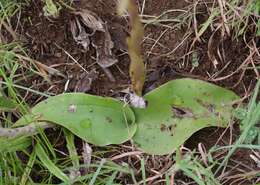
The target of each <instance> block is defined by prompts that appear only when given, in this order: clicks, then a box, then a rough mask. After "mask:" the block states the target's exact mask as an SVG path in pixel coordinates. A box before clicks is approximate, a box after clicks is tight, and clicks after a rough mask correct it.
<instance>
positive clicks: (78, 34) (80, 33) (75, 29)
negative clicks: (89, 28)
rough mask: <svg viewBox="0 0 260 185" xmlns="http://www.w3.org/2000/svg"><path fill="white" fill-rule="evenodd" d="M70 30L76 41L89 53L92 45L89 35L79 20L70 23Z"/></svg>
mask: <svg viewBox="0 0 260 185" xmlns="http://www.w3.org/2000/svg"><path fill="white" fill-rule="evenodd" d="M70 29H71V33H72V36H73V38H74V40H75V41H76V42H77V43H78V44H79V45H82V47H83V48H84V49H85V50H86V51H88V50H89V44H90V40H89V34H88V33H86V30H85V29H84V28H83V27H82V26H81V24H80V21H79V19H75V20H73V21H71V22H70Z"/></svg>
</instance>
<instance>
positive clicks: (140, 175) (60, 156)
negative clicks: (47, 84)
mask: <svg viewBox="0 0 260 185" xmlns="http://www.w3.org/2000/svg"><path fill="white" fill-rule="evenodd" d="M21 2H22V3H21ZM225 2H226V7H225V8H224V12H222V13H223V14H222V13H221V9H220V8H219V5H218V4H215V6H214V8H213V9H210V14H209V16H208V19H207V20H206V21H205V22H203V23H202V24H201V25H197V27H195V28H191V25H192V21H193V20H194V18H196V17H194V16H195V13H196V14H199V13H201V12H197V11H193V10H194V7H196V6H198V4H196V5H195V4H193V5H190V6H189V7H187V9H186V10H183V11H180V12H182V13H180V14H179V16H178V17H175V18H171V17H170V18H168V17H167V16H166V15H167V14H168V13H170V12H171V11H177V10H169V11H167V12H164V13H163V14H162V15H159V16H153V15H144V14H143V15H142V19H143V22H144V23H145V24H147V25H150V24H153V25H155V26H162V27H164V28H166V29H180V28H181V27H182V26H183V25H184V26H186V27H189V28H191V29H193V33H194V34H195V37H197V38H200V37H201V36H202V35H203V34H204V33H205V32H206V30H208V29H209V28H210V26H212V25H214V24H215V23H219V20H220V19H221V17H222V18H223V15H224V17H226V23H225V25H226V26H227V27H228V28H229V29H230V30H232V36H233V37H234V38H236V39H238V38H239V37H243V36H245V35H246V33H247V32H248V31H249V28H251V27H252V25H255V26H256V28H257V29H256V30H255V34H256V35H257V34H258V35H259V34H260V22H259V20H258V21H257V19H256V18H255V15H257V16H259V9H260V3H259V1H257V0H252V1H251V3H245V1H239V0H231V1H225ZM26 3H29V1H13V0H0V22H1V21H4V23H5V24H6V27H5V26H2V27H1V29H4V30H6V29H8V28H12V19H11V18H12V17H14V15H16V14H17V13H18V12H19V11H21V10H22V8H23V6H24V5H26ZM61 3H63V1H62V2H61ZM199 3H202V1H200V2H199ZM243 3H244V4H243ZM63 5H64V6H65V5H68V6H70V3H65V4H63ZM144 5H145V3H144ZM144 8H145V7H144ZM195 10H196V9H195ZM169 23H170V24H169ZM222 27H223V29H224V30H225V32H226V33H227V29H226V28H225V26H224V25H222ZM1 31H2V30H0V32H1ZM10 35H11V36H12V38H14V37H15V36H14V34H13V33H10ZM188 35H189V34H188ZM189 36H191V35H189ZM21 56H24V57H28V56H27V54H26V51H25V49H24V48H23V47H22V44H21V43H19V42H18V41H16V40H14V41H10V42H9V43H3V42H1V43H0V86H1V88H0V98H4V99H5V100H8V101H2V102H4V103H2V102H0V122H1V127H6V128H10V127H12V125H13V122H14V119H16V118H19V117H21V116H22V115H24V114H25V113H27V112H28V111H29V107H31V106H32V105H28V104H27V99H26V96H25V95H26V93H30V94H34V95H35V96H38V97H41V96H43V97H48V96H50V95H52V94H50V93H48V92H39V91H38V90H35V89H34V88H33V87H31V86H24V85H22V82H23V81H24V80H25V78H26V79H30V78H31V77H33V76H36V75H37V76H40V77H41V78H43V76H42V74H41V73H40V72H39V71H38V70H37V66H35V64H34V63H33V61H32V60H30V61H28V60H27V62H22V60H21ZM198 67H199V66H198ZM259 86H260V82H258V84H257V85H256V87H255V91H254V94H253V96H252V98H251V100H250V102H249V103H248V105H247V108H245V116H244V117H243V118H242V120H241V121H240V123H241V128H242V132H241V135H240V136H239V137H238V139H237V140H236V142H235V143H234V144H232V145H227V146H221V147H220V146H215V147H213V148H212V149H210V151H209V152H208V153H206V154H205V155H206V159H207V161H208V164H207V165H206V164H204V162H203V159H202V156H201V155H200V154H199V153H198V151H196V150H195V151H189V152H184V155H183V154H182V153H178V152H177V154H176V156H175V155H174V157H173V158H172V161H174V162H176V163H174V164H172V165H171V166H170V167H169V168H168V169H166V170H164V171H162V172H160V174H159V175H158V174H157V175H158V178H159V177H161V178H162V180H163V182H165V184H171V176H173V175H174V174H176V173H182V174H183V175H184V176H185V177H188V178H189V181H192V182H195V183H196V184H200V185H204V184H212V185H214V184H221V183H222V182H223V179H221V178H219V177H218V173H216V172H222V171H224V172H225V171H226V170H227V169H230V168H229V165H230V164H229V163H228V162H229V161H230V158H232V155H233V154H234V153H235V152H236V150H237V149H241V148H243V149H246V150H259V143H257V144H254V143H245V141H246V140H247V139H248V137H250V136H249V132H250V131H252V130H255V129H256V124H257V123H259V120H260V103H259V102H258V101H257V98H256V97H257V95H258V94H259V93H258V90H259ZM9 100H10V101H9ZM0 101H1V99H0ZM1 103H2V104H1ZM13 106H15V107H16V109H15V110H13ZM10 107H11V108H10ZM51 131H53V132H55V133H57V135H59V137H60V138H62V139H61V140H63V141H64V143H65V144H64V150H62V151H60V150H59V149H58V148H59V147H58V144H59V143H58V142H59V141H57V142H55V141H54V140H53V139H49V138H48V134H47V133H45V132H44V131H40V133H39V134H38V135H36V136H32V137H29V138H28V137H26V138H24V137H19V138H14V139H8V140H7V139H6V138H1V137H0V184H14V185H15V184H17V185H18V184H21V185H26V184H35V183H36V181H35V176H39V177H40V179H39V180H38V181H37V183H38V184H55V183H60V184H66V183H67V184H72V183H74V182H75V184H91V185H94V184H100V185H103V184H104V185H112V184H114V185H115V184H124V182H123V181H122V179H124V178H128V179H129V181H131V182H133V183H135V184H143V185H145V184H148V183H149V175H150V174H149V173H147V171H148V169H147V168H148V167H149V165H148V164H146V160H145V159H144V158H143V157H141V159H138V160H137V163H138V164H140V165H139V166H138V167H136V168H134V167H133V166H132V164H126V163H120V164H117V163H116V162H113V161H111V160H110V159H109V158H107V157H104V156H106V154H109V153H110V152H111V153H112V152H114V151H118V150H120V148H119V149H118V148H116V147H114V146H109V147H107V148H102V149H99V150H98V151H94V152H93V153H92V162H91V164H89V165H86V164H83V163H82V154H81V153H79V150H78V148H77V147H79V146H78V145H76V144H75V137H74V135H72V134H71V133H70V132H69V131H67V130H62V131H61V130H57V129H56V130H51ZM258 134H259V133H258ZM250 141H252V139H250ZM28 146H33V147H29V148H28ZM220 151H226V154H227V155H226V156H225V157H224V158H222V159H220V160H217V159H216V158H214V154H215V153H216V152H220ZM182 155H183V156H182ZM134 162H136V161H134ZM84 168H85V169H87V170H88V173H86V174H83V175H75V174H77V173H76V172H78V171H79V170H80V169H84ZM215 168H217V170H216V169H215ZM213 169H214V170H213ZM73 174H74V175H73ZM154 176H156V175H154ZM258 176H259V175H258V174H253V175H252V176H250V179H254V178H256V177H258ZM76 182H77V183H76ZM37 183H36V184H37Z"/></svg>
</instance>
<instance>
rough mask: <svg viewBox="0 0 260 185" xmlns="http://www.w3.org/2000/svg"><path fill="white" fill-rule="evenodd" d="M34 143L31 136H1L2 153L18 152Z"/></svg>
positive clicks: (0, 147) (0, 146) (0, 150)
mask: <svg viewBox="0 0 260 185" xmlns="http://www.w3.org/2000/svg"><path fill="white" fill-rule="evenodd" d="M31 144H32V139H31V138H30V137H26V136H25V137H17V138H5V137H0V153H1V152H16V151H21V150H24V149H26V148H27V147H29V146H30V145H31Z"/></svg>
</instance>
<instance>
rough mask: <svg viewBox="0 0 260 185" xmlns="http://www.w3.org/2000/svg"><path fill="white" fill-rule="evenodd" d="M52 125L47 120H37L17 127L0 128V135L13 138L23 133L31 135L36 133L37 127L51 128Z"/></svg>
mask: <svg viewBox="0 0 260 185" xmlns="http://www.w3.org/2000/svg"><path fill="white" fill-rule="evenodd" d="M54 126H55V125H54V124H51V123H47V122H37V123H32V124H30V125H26V126H24V127H18V128H0V137H7V138H15V137H18V136H24V135H28V136H31V135H34V134H36V133H37V132H38V130H39V129H46V128H51V127H54Z"/></svg>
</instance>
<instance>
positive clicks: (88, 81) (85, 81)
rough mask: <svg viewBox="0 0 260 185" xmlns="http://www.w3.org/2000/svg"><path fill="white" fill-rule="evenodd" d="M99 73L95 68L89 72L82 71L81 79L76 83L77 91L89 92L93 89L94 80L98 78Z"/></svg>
mask: <svg viewBox="0 0 260 185" xmlns="http://www.w3.org/2000/svg"><path fill="white" fill-rule="evenodd" d="M97 77H98V74H97V72H96V71H95V70H92V71H90V72H89V73H86V72H84V73H82V74H81V75H80V77H79V80H78V81H77V83H76V86H75V89H74V91H75V92H88V91H89V90H90V89H91V85H92V82H93V81H94V80H95V79H97Z"/></svg>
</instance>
